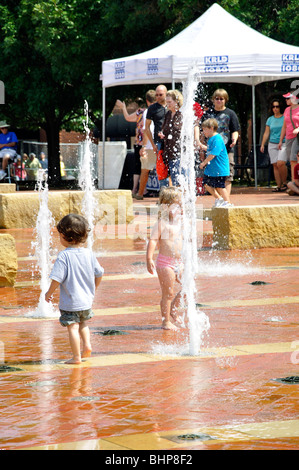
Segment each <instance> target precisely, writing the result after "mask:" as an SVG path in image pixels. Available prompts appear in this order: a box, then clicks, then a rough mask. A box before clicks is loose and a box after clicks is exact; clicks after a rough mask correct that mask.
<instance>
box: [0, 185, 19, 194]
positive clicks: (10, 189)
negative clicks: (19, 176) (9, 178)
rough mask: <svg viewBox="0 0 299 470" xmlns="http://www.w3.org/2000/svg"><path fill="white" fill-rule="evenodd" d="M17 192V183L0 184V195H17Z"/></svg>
mask: <svg viewBox="0 0 299 470" xmlns="http://www.w3.org/2000/svg"><path fill="white" fill-rule="evenodd" d="M15 192H16V185H15V183H1V184H0V194H6V193H15Z"/></svg>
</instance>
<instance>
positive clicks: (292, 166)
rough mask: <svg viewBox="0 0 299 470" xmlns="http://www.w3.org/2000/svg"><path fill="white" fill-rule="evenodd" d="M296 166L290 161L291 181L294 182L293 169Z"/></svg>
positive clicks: (295, 163)
mask: <svg viewBox="0 0 299 470" xmlns="http://www.w3.org/2000/svg"><path fill="white" fill-rule="evenodd" d="M295 165H297V162H294V161H293V160H292V161H291V180H292V181H294V168H295Z"/></svg>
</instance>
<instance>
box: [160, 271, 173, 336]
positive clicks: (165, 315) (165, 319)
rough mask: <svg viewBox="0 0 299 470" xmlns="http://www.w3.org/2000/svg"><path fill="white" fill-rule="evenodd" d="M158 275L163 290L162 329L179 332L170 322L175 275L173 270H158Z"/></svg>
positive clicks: (161, 305) (161, 303)
mask: <svg viewBox="0 0 299 470" xmlns="http://www.w3.org/2000/svg"><path fill="white" fill-rule="evenodd" d="M157 274H158V278H159V281H160V286H161V290H162V299H161V302H160V307H161V315H162V329H164V330H177V327H176V326H175V325H173V323H171V321H170V311H171V303H172V300H173V296H174V294H173V288H174V283H175V273H174V271H173V269H171V268H157Z"/></svg>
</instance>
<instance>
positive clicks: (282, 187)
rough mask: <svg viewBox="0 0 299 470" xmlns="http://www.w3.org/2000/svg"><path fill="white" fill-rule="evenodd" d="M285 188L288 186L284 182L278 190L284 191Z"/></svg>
mask: <svg viewBox="0 0 299 470" xmlns="http://www.w3.org/2000/svg"><path fill="white" fill-rule="evenodd" d="M287 189H288V187H287V185H286V184H283V185H282V186H280V191H286V190H287Z"/></svg>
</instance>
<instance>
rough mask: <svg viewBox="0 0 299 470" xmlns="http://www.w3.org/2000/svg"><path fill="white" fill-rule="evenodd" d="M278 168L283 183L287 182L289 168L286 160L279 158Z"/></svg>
mask: <svg viewBox="0 0 299 470" xmlns="http://www.w3.org/2000/svg"><path fill="white" fill-rule="evenodd" d="M277 168H278V171H279V174H280V178H281V183H282V184H286V182H287V177H288V169H287V166H286V164H285V162H284V161H282V160H278V162H277ZM279 187H280V186H279Z"/></svg>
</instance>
